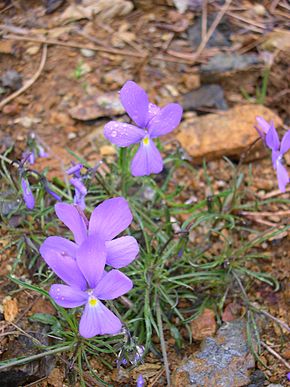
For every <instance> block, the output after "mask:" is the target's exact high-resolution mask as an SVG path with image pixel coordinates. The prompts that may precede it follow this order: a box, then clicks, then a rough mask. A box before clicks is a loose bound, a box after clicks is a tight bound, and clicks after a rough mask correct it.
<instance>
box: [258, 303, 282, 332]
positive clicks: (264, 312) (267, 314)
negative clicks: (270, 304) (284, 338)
mask: <svg viewBox="0 0 290 387" xmlns="http://www.w3.org/2000/svg"><path fill="white" fill-rule="evenodd" d="M251 307H252V308H254V309H255V311H256V312H257V313H262V314H264V315H265V316H267V317H268V318H270V319H272V320H273V321H275V322H276V323H277V324H279V325H280V326H281V327H282V328H284V329H285V330H286V331H288V332H290V327H289V326H288V325H287V324H286V323H284V321H281V320H280V319H279V318H277V317H275V316H272V315H271V314H270V313H268V312H266V311H265V310H262V309H257V307H255V305H252V304H251Z"/></svg>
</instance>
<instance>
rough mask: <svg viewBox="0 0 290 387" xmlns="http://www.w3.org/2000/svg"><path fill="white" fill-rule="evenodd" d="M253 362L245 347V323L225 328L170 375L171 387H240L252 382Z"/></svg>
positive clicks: (224, 326)
mask: <svg viewBox="0 0 290 387" xmlns="http://www.w3.org/2000/svg"><path fill="white" fill-rule="evenodd" d="M254 366H255V360H254V357H253V355H252V354H251V352H250V348H249V346H248V344H247V333H246V322H245V321H244V320H236V321H234V322H231V323H227V324H224V325H223V326H222V327H221V328H220V329H219V330H218V333H217V335H216V337H215V338H210V337H208V338H206V339H205V340H204V341H203V342H202V344H201V349H200V351H199V352H197V353H195V354H194V355H192V356H191V357H190V358H189V359H186V360H184V361H183V362H182V363H181V365H179V366H178V367H177V368H176V370H175V371H174V373H173V375H172V385H173V386H174V387H179V386H183V387H187V386H195V387H208V386H219V387H241V386H246V385H247V384H249V383H250V382H251V379H250V370H251V368H253V367H254Z"/></svg>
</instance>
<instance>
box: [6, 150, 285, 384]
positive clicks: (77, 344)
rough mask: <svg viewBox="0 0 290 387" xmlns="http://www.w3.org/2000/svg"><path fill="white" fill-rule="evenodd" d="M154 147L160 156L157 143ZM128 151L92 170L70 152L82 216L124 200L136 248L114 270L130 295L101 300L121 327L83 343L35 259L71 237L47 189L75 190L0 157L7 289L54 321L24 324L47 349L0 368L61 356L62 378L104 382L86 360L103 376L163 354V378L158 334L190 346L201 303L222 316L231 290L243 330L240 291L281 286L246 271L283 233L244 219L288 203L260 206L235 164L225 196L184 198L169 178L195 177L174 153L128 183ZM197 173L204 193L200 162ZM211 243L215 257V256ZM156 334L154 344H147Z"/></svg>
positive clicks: (68, 193)
mask: <svg viewBox="0 0 290 387" xmlns="http://www.w3.org/2000/svg"><path fill="white" fill-rule="evenodd" d="M158 147H159V149H160V150H163V149H162V147H161V145H160V143H158ZM134 150H135V149H134V148H133V149H132V148H131V149H127V148H120V149H119V154H118V157H116V158H115V159H114V160H113V161H110V162H107V161H106V160H104V161H103V163H102V164H101V165H97V166H94V165H90V164H89V163H87V161H86V160H84V159H82V158H80V157H79V156H77V155H76V154H74V153H73V152H72V151H69V150H68V152H69V153H70V154H71V157H72V160H73V161H74V162H77V163H81V164H82V165H83V168H84V170H85V173H84V174H83V177H82V183H83V184H84V185H85V186H86V189H87V194H86V208H85V213H86V215H87V217H88V218H89V215H90V214H91V213H92V211H93V210H94V208H95V207H96V206H97V205H98V204H99V203H101V202H103V201H104V200H106V199H109V198H112V197H118V196H123V197H124V198H125V199H126V200H127V201H128V203H129V207H130V209H131V212H132V214H133V223H132V224H131V226H130V227H129V229H127V231H126V232H125V235H126V234H127V235H131V236H133V237H135V238H136V240H137V241H138V243H139V247H140V252H139V255H138V257H137V259H135V260H134V261H133V262H132V263H131V264H130V265H128V266H127V267H124V268H122V269H121V271H122V272H123V273H124V274H126V276H128V277H129V278H130V279H131V280H132V282H133V284H134V287H133V289H132V290H131V291H129V292H128V293H127V294H126V295H124V296H121V297H119V298H118V299H117V300H114V301H107V302H106V305H107V306H108V308H109V309H110V310H111V311H112V312H114V314H115V315H116V316H118V318H119V319H120V320H121V321H122V330H121V331H120V333H118V334H116V335H98V336H95V337H93V338H90V339H86V338H84V337H81V336H80V334H79V330H78V321H79V317H80V308H72V309H65V308H63V307H61V306H59V305H57V303H55V302H54V301H53V299H52V298H51V297H50V296H49V293H48V289H49V287H50V285H51V284H52V283H54V282H55V280H56V278H55V275H54V273H53V272H52V271H51V270H49V269H48V267H47V265H46V264H45V262H44V261H43V259H42V258H41V257H40V254H39V247H40V245H41V244H42V243H43V242H44V240H45V239H46V238H47V237H49V236H53V235H58V236H62V237H66V238H71V235H70V234H69V232H68V231H67V229H66V228H65V227H64V226H63V224H62V223H61V222H60V221H59V220H58V219H57V217H56V215H55V211H54V204H55V203H56V200H55V195H54V196H52V195H50V192H49V190H51V191H53V192H54V193H55V194H56V195H57V196H59V197H60V199H61V201H63V202H66V203H73V200H74V196H73V195H74V189H73V188H72V186H70V184H69V183H68V181H65V180H64V181H61V180H59V179H54V180H53V181H52V182H49V183H48V182H47V179H46V173H47V171H43V173H42V174H39V173H35V172H34V171H33V169H30V167H29V168H27V167H26V165H25V164H24V165H20V164H19V163H15V162H12V159H13V157H14V155H15V154H17V149H9V150H7V151H6V153H5V154H3V155H1V161H0V162H1V171H0V173H1V207H0V213H1V220H2V234H3V236H2V240H5V244H4V247H3V248H2V250H1V251H0V253H1V254H4V253H5V252H9V254H12V255H13V260H12V266H11V273H10V276H9V278H10V280H11V281H12V282H13V283H14V284H15V289H18V288H20V289H23V288H25V289H27V290H29V291H32V292H35V293H37V294H40V295H42V296H44V297H47V298H48V299H49V300H50V301H51V302H52V304H53V305H54V307H55V308H56V310H57V317H55V316H52V315H50V314H45V313H41V314H40V313H38V314H35V315H33V316H32V317H30V320H31V321H37V322H39V323H42V324H46V325H47V326H49V328H50V332H49V336H50V337H51V339H52V341H53V344H52V345H51V346H44V345H42V344H41V343H38V344H36V348H37V350H38V351H37V353H36V354H35V355H32V356H28V357H27V356H25V355H24V356H23V357H21V358H16V359H9V360H6V361H5V362H2V363H1V364H0V369H4V368H7V367H12V366H14V365H19V364H22V363H25V362H29V361H32V360H35V359H37V358H39V357H41V356H46V355H48V354H57V353H64V354H66V355H65V359H66V361H67V370H68V372H69V373H70V372H71V373H75V375H77V378H78V379H79V381H80V383H81V384H82V385H85V380H86V377H87V376H86V375H85V374H84V373H89V374H90V376H91V377H93V378H95V379H96V380H97V381H98V382H101V383H103V385H107V383H105V382H104V381H102V380H101V377H100V375H97V374H96V372H95V371H94V370H93V368H92V367H91V365H90V356H91V355H94V356H99V359H100V361H101V362H103V363H104V364H105V366H106V367H107V368H108V370H109V369H113V368H114V367H115V366H118V367H134V366H136V365H137V364H138V363H140V362H142V358H143V357H144V356H145V355H146V353H147V352H148V351H152V352H153V353H154V354H156V355H160V356H162V357H163V361H164V364H165V368H166V372H167V378H168V380H169V366H168V360H167V353H166V340H165V337H166V338H168V337H169V336H172V337H173V338H174V339H175V343H176V346H178V347H179V348H182V347H183V346H184V345H185V343H186V342H190V340H191V332H190V326H189V323H190V321H191V320H193V319H194V318H196V316H198V315H199V314H200V313H201V312H202V310H203V309H204V308H205V307H206V306H210V307H213V308H214V309H215V311H216V314H217V316H218V317H220V316H221V313H222V311H223V307H224V304H225V302H226V299H227V297H228V296H229V294H233V293H234V294H236V296H239V297H240V298H241V299H242V300H243V302H244V305H245V307H246V309H247V313H246V316H249V325H251V326H253V327H254V328H255V312H256V309H255V308H254V307H253V306H252V305H251V301H250V300H249V297H248V295H247V289H248V287H249V286H251V284H253V282H254V281H263V282H265V283H267V284H269V285H271V286H273V287H274V289H278V288H279V284H278V283H277V281H276V280H275V278H273V277H272V276H271V275H270V274H269V273H263V272H261V271H257V270H255V269H253V267H257V266H256V265H253V263H259V261H260V260H264V259H268V258H269V257H268V256H267V255H265V254H263V253H261V250H260V249H259V246H261V245H262V244H263V243H264V242H265V241H267V240H269V239H271V238H274V237H277V236H278V235H279V234H282V233H283V232H285V230H287V229H288V228H289V226H285V227H280V228H271V227H270V228H269V229H267V230H266V231H265V229H264V230H263V231H259V230H257V229H255V228H254V227H253V224H252V223H250V224H249V222H247V221H246V219H245V217H244V216H243V213H244V212H245V211H256V212H257V211H259V210H261V209H262V210H263V209H265V208H267V206H269V205H271V203H272V202H273V201H275V202H279V201H280V202H287V203H289V200H286V199H268V200H264V201H261V200H259V198H258V197H257V196H255V195H254V194H253V193H252V192H251V190H250V187H248V186H247V185H246V184H245V182H244V175H243V173H242V168H241V164H238V165H234V164H231V168H232V181H231V183H230V184H229V185H228V187H226V188H225V189H224V191H222V192H219V193H214V192H213V193H212V195H210V196H208V197H205V198H203V199H201V200H199V201H195V202H191V201H184V200H182V197H183V196H184V195H185V194H186V187H184V186H183V183H182V181H180V183H177V182H178V179H177V177H176V176H177V173H179V172H180V170H182V171H183V173H184V174H187V175H192V176H193V177H194V175H195V171H194V169H193V168H192V166H191V165H190V164H189V163H188V161H187V160H186V158H185V156H184V152H183V150H182V149H181V148H179V147H178V146H176V147H175V149H174V150H172V151H171V154H170V155H167V156H166V158H165V160H164V165H165V168H164V169H163V172H162V173H161V174H159V175H150V176H142V177H133V176H132V175H131V173H130V168H129V166H130V161H131V160H132V156H133V153H134ZM204 175H205V181H206V182H207V184H208V188H209V190H210V188H211V181H210V178H209V176H208V174H207V168H206V164H205V163H204ZM23 177H24V178H26V179H27V181H29V183H30V187H31V190H32V193H33V195H34V198H35V205H34V207H33V208H32V209H28V208H27V205H26V204H25V202H24V201H23V199H22V196H23V195H22V193H21V192H22V191H21V179H22V178H23ZM48 188H49V190H48ZM192 235H198V236H199V238H198V243H196V242H194V240H192V238H191V236H192ZM249 235H251V238H249ZM217 241H219V250H218V251H217V250H216V249H214V245H215V242H217ZM20 269H21V272H22V273H23V272H24V273H28V272H29V273H33V274H32V275H29V276H28V275H27V274H25V275H24V276H22V277H21V278H20V277H19V275H18V273H19V271H20ZM25 270H27V271H25ZM16 291H17V290H16ZM253 327H250V328H249V332H250V331H251V329H252V328H253ZM250 336H251V335H249V337H250ZM156 337H157V338H158V339H159V343H160V346H159V345H156V344H155V343H156V340H154V341H153V340H152V339H153V338H156ZM104 354H106V356H104ZM84 369H87V371H84Z"/></svg>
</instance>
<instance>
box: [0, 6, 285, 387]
mask: <svg viewBox="0 0 290 387" xmlns="http://www.w3.org/2000/svg"><path fill="white" fill-rule="evenodd" d="M52 3H53V2H52V1H47V2H45V1H40V0H39V1H38V0H31V1H30V0H29V1H24V0H23V1H16V0H14V1H5V2H3V1H2V2H1V1H0V78H1V79H2V86H1V82H0V130H1V131H0V151H1V152H3V151H4V150H5V149H7V148H8V147H9V146H11V145H12V144H15V147H16V148H17V149H19V155H20V154H21V152H22V151H23V150H24V149H25V144H26V138H27V135H28V134H29V133H31V132H34V133H36V134H37V136H38V138H39V139H40V140H41V142H42V143H43V144H44V146H45V147H46V149H47V150H48V152H49V157H48V158H46V159H39V160H38V161H37V164H36V167H37V168H39V170H41V169H43V168H44V167H47V166H49V176H55V175H57V176H59V177H60V178H63V175H64V173H63V171H64V166H65V165H68V164H69V162H70V161H71V156H70V154H69V153H68V152H67V150H66V148H69V149H71V150H73V151H74V152H76V153H77V154H79V155H81V156H82V157H83V158H85V159H87V160H88V161H90V162H93V163H95V162H97V161H98V160H100V159H101V158H102V157H107V156H114V149H113V148H112V147H111V146H110V144H109V143H108V142H107V141H106V140H105V138H104V137H103V135H102V132H103V126H104V124H105V123H106V122H107V121H108V120H109V119H111V118H114V117H117V116H119V115H120V113H119V112H118V107H116V96H117V92H118V90H119V89H120V87H121V86H122V85H123V84H124V83H125V81H126V80H129V79H131V80H134V81H135V82H137V83H138V84H140V85H141V86H142V87H143V88H144V89H146V91H147V92H148V94H149V96H150V99H151V100H152V101H153V102H155V103H157V104H160V105H165V104H166V103H168V102H172V101H181V99H182V97H183V96H184V95H186V94H187V93H188V92H191V91H192V90H197V89H198V88H199V87H200V85H208V84H212V83H214V84H218V85H220V86H221V87H222V89H223V91H224V99H225V101H226V103H227V105H228V108H231V107H234V106H237V105H239V104H241V105H243V104H245V103H249V100H247V99H246V98H245V95H243V93H242V92H241V89H243V90H244V92H246V93H247V94H248V95H250V96H251V98H252V99H251V101H250V102H253V98H254V97H253V96H254V95H255V92H256V88H257V86H261V85H262V80H263V71H264V69H265V66H266V64H267V61H268V62H269V61H272V66H271V71H270V76H269V82H268V87H267V93H266V97H265V99H264V101H263V104H264V105H265V106H267V107H269V108H270V109H271V110H272V111H274V112H275V113H276V114H277V115H278V116H279V117H280V118H281V120H282V121H283V123H284V127H283V128H284V129H287V128H288V126H287V125H290V121H289V116H288V115H287V113H288V110H289V102H290V97H289V95H290V94H289V91H290V84H289V80H290V73H289V58H290V54H289V53H290V51H289V49H290V46H289V35H287V28H289V10H290V8H289V3H288V2H287V1H283V0H282V1H257V2H254V1H232V2H229V5H228V7H227V9H225V10H224V18H225V19H223V20H225V22H223V23H222V24H221V25H219V24H218V25H217V26H216V28H215V32H216V35H217V36H215V39H213V40H212V41H211V40H210V39H208V40H209V42H210V44H206V39H205V37H206V33H204V34H203V40H200V41H199V42H197V46H194V45H193V40H194V38H195V37H196V32H195V30H193V32H190V31H192V30H191V28H192V26H193V25H195V23H196V22H197V21H198V20H206V18H207V17H208V25H207V30H206V31H207V32H208V31H209V28H210V25H211V23H212V21H213V19H214V17H215V16H216V15H217V14H218V13H219V12H221V10H222V9H223V7H224V2H223V1H207V6H206V7H205V6H204V5H201V6H198V3H199V2H198V1H196V2H194V1H191V2H190V4H191V8H190V9H187V10H186V11H185V12H184V13H179V12H178V11H177V9H176V7H174V5H173V3H172V2H171V1H170V0H168V1H166V0H163V1H162V0H159V1H141V0H139V1H135V2H134V4H133V3H131V2H129V1H128V2H126V1H120V2H119V4H118V7H117V8H114V7H113V5H111V6H110V7H108V8H106V7H103V8H102V9H101V8H100V9H99V10H96V9H93V10H92V11H91V8H90V7H89V6H87V7H85V6H84V4H86V2H85V1H83V2H81V1H70V2H69V1H63V2H60V3H61V4H60V5H59V6H58V7H57V8H56V9H55V10H54V11H53V12H51V13H50V8H49V7H50V6H51V4H52ZM75 3H78V4H77V5H78V6H79V7H82V6H83V8H82V12H83V13H84V14H83V15H82V16H79V14H77V15H75V14H74V13H73V12H72V11H71V14H69V15H66V12H67V10H68V7H69V5H71V6H73V5H75ZM100 3H102V2H100ZM113 3H114V4H115V3H118V2H113V1H112V4H113ZM200 3H202V2H200ZM205 3H206V2H205ZM130 4H131V6H132V8H130ZM104 8H105V9H104ZM108 11H110V12H108ZM86 12H87V13H86ZM122 13H123V14H122ZM201 28H204V22H201ZM201 42H204V43H205V44H204V47H203V45H202V44H201ZM221 51H222V52H227V53H239V54H241V55H243V54H249V53H252V54H255V55H259V58H260V57H261V53H262V52H266V53H267V55H268V56H267V58H266V64H265V62H259V63H256V64H255V65H251V66H248V67H246V68H245V69H244V70H240V69H232V70H230V71H227V70H217V69H216V71H215V72H214V73H211V74H208V73H207V72H205V71H202V69H201V68H202V66H204V65H205V64H207V63H208V62H209V60H210V59H211V58H212V57H213V56H214V55H216V54H217V53H219V52H221ZM265 56H266V54H265ZM10 70H15V71H16V72H17V74H18V76H19V79H20V80H19V79H18V82H20V86H19V84H18V85H17V79H16V80H15V76H14V79H13V80H12V81H11V82H10V83H9V82H8V81H7V71H10ZM16 78H17V77H16ZM34 78H35V79H34ZM3 79H4V80H3ZM30 81H31V85H30V86H29V82H30ZM5 82H6V83H5ZM7 82H8V83H9V85H8V86H7ZM25 85H28V87H27V88H26V89H25V90H23V91H21V90H22V89H21V87H23V86H25ZM17 91H18V92H19V91H21V93H19V95H15V96H14V97H13V98H11V100H9V101H7V102H6V99H8V98H10V96H11V95H12V96H13V93H17ZM104 95H105V96H106V98H107V99H106V102H105V104H104V103H102V102H100V103H99V102H96V96H100V97H102V96H104ZM188 110H189V112H187V113H186V114H185V116H184V117H185V118H184V120H186V119H187V117H190V114H193V115H197V116H203V115H205V114H208V113H212V112H217V111H219V108H218V107H217V105H215V103H213V104H211V105H207V104H204V105H203V106H199V107H197V108H190V109H188ZM237 119H238V118H237ZM280 129H281V128H280ZM286 162H287V163H288V164H290V159H289V157H288V159H287V158H286ZM195 169H196V176H195V177H194V178H193V176H192V175H190V174H189V173H188V172H182V171H181V172H180V176H176V178H179V179H183V181H184V186H185V188H184V191H183V193H182V195H183V196H184V199H185V198H186V197H187V198H188V197H191V198H192V197H195V198H197V199H199V198H204V197H205V196H207V195H208V192H207V191H206V184H205V181H204V175H203V168H202V166H201V165H195ZM208 171H209V175H210V177H211V179H212V182H213V187H214V189H215V190H216V191H218V190H220V189H222V187H224V186H225V185H226V184H227V183H228V182H229V181H230V178H231V170H230V168H229V167H228V163H227V162H226V161H225V160H221V159H219V160H213V161H210V162H209V163H208ZM244 171H245V173H247V171H248V164H246V165H245V166H244ZM246 179H247V181H248V182H250V181H251V184H252V186H251V189H252V190H253V191H254V192H257V193H259V194H262V195H264V196H267V194H269V193H270V194H271V192H273V191H274V190H276V189H277V187H276V183H275V182H276V180H275V179H276V177H275V173H274V171H273V170H272V166H271V160H270V159H269V158H263V159H259V160H253V161H252V176H247V177H246ZM198 182H200V183H198ZM284 197H285V198H286V197H288V194H287V193H286V195H285V196H284ZM265 211H270V212H271V213H272V214H273V215H271V214H270V215H269V214H268V215H265V216H262V217H261V216H259V217H255V216H252V217H251V215H249V216H248V220H249V221H250V222H253V223H255V224H256V227H257V229H258V230H263V227H266V226H269V225H270V226H271V225H279V224H280V223H283V224H287V222H288V223H289V211H288V208H287V206H286V205H284V206H283V205H277V206H276V207H271V208H266V209H265ZM279 211H280V212H281V211H282V212H285V213H286V217H282V216H280V215H279ZM287 211H288V215H287ZM276 213H278V215H277V214H276ZM287 217H288V219H287ZM0 243H1V241H0ZM217 248H218V246H217ZM265 250H266V251H267V252H268V253H270V254H271V259H270V261H268V262H267V263H264V267H263V269H264V270H266V271H268V272H270V273H271V274H272V275H273V276H275V277H276V278H277V279H278V280H279V281H280V284H281V288H280V290H279V291H277V292H274V291H273V289H272V288H271V287H270V286H268V285H266V284H262V283H255V284H253V287H252V288H251V289H250V291H249V292H250V295H251V297H252V299H253V300H254V301H255V302H256V303H257V304H259V305H262V306H263V308H265V310H267V311H268V312H269V313H271V315H273V316H275V317H277V318H279V319H281V320H282V321H285V322H286V323H288V324H289V323H290V319H289V315H288V314H287V309H288V310H289V299H290V294H289V273H288V270H289V263H288V262H289V235H288V236H287V235H285V236H284V237H283V238H281V239H279V240H274V241H272V242H271V243H269V244H266V245H265ZM14 257H15V251H10V250H8V251H6V253H5V254H4V255H2V256H1V257H0V274H1V277H2V280H1V285H0V295H1V299H4V298H5V297H6V295H7V292H9V291H11V290H15V286H13V285H11V282H10V281H9V280H8V279H7V277H6V275H7V274H8V273H9V271H10V269H11V266H12V264H13V258H14ZM21 270H23V273H18V274H19V276H20V275H22V274H25V273H26V272H25V269H21ZM287 285H288V286H287ZM233 300H234V297H233ZM233 300H231V299H229V301H228V302H229V303H230V302H231V301H233ZM17 308H18V311H17V317H16V320H14V323H15V324H17V326H18V325H19V326H21V327H22V329H24V327H27V324H28V322H27V321H28V320H27V318H28V317H29V316H31V315H32V314H33V313H41V312H42V311H46V313H47V310H48V309H49V310H50V309H51V308H52V307H51V305H50V303H49V302H47V301H45V300H44V299H42V298H41V297H39V296H37V295H35V294H33V293H32V292H28V291H22V292H21V293H20V296H19V297H18V306H17ZM52 309H53V308H52ZM51 313H52V314H54V313H55V311H54V310H51ZM0 318H2V321H0V331H1V332H2V333H3V332H7V331H9V332H10V331H13V330H15V327H14V328H13V326H12V325H9V323H7V322H6V321H5V320H4V317H3V314H0ZM30 329H32V330H33V329H37V327H30ZM2 333H1V336H3V337H0V340H1V344H0V345H1V354H2V360H4V359H7V358H9V357H14V356H17V355H19V353H21V351H23V348H24V347H23V346H22V347H20V348H14V344H13V343H14V341H13V337H12V336H13V335H4V334H3V335H2ZM285 334H286V332H282V331H281V329H280V328H279V327H278V326H277V324H274V323H273V322H272V321H271V320H268V323H267V324H266V326H265V327H264V329H263V336H262V337H263V340H264V342H265V343H267V344H268V345H269V346H270V347H271V348H273V349H275V352H277V353H278V354H280V356H281V358H282V360H281V359H278V358H277V357H275V355H273V353H269V351H268V350H267V349H266V348H263V351H262V354H261V360H262V361H263V362H264V363H265V364H266V365H267V366H268V369H265V368H264V367H263V365H261V364H258V365H257V367H258V368H260V369H262V370H263V372H264V373H265V375H266V376H267V378H268V381H267V382H265V383H266V384H265V385H267V383H270V382H272V383H281V384H282V385H283V386H286V385H288V384H287V379H286V374H287V372H289V370H287V367H286V365H285V361H288V362H289V359H290V348H289V346H288V347H287V345H286V344H285V345H284V344H283V345H281V340H282V336H283V339H284V337H285ZM167 344H168V346H169V348H170V350H169V361H170V364H171V368H172V369H174V368H175V366H176V364H177V363H178V362H179V361H180V360H181V359H182V358H183V357H184V356H185V355H188V354H190V353H192V352H193V351H194V350H195V349H196V348H197V347H198V343H195V344H193V345H191V346H189V347H188V348H187V349H186V350H185V351H182V352H180V351H177V349H176V346H175V343H174V340H172V339H169V340H168V343H167ZM62 360H63V359H62V358H61V357H60V358H59V359H58V363H57V367H56V368H55V369H54V370H53V372H52V373H51V375H50V376H49V378H45V379H44V380H43V381H39V382H38V383H37V384H35V385H39V386H50V385H51V386H61V385H66V384H63V383H64V381H63V380H64V377H65V367H64V366H63V364H64V363H63V362H62ZM283 360H284V362H283ZM92 361H93V362H94V363H95V364H94V368H95V369H97V370H98V371H100V374H102V373H105V372H106V370H104V369H103V370H102V367H103V366H102V365H101V364H99V363H98V361H97V360H96V359H93V360H92ZM141 367H143V368H139V369H138V372H143V373H145V374H146V372H147V373H148V375H149V374H150V383H151V384H150V385H151V386H153V385H154V386H157V385H161V386H162V385H165V373H164V372H163V371H162V370H163V368H162V363H161V360H160V359H158V358H156V357H155V356H154V355H152V354H150V355H149V356H148V358H147V359H146V361H145V364H144V365H143V366H141ZM134 372H135V373H133V375H132V374H131V375H128V374H127V373H126V372H125V371H124V375H123V376H122V375H121V376H120V374H119V375H117V371H114V373H113V376H106V375H103V376H104V380H106V381H107V382H113V384H114V385H135V380H136V375H137V376H138V372H137V371H134ZM130 380H134V383H133V382H132V384H131V382H130ZM87 382H88V385H97V384H92V383H93V382H92V380H89V379H88V380H87ZM0 384H1V382H0Z"/></svg>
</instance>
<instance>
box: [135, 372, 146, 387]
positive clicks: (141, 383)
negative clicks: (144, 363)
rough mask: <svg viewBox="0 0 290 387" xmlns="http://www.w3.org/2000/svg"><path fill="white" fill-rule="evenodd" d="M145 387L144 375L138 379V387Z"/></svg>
mask: <svg viewBox="0 0 290 387" xmlns="http://www.w3.org/2000/svg"><path fill="white" fill-rule="evenodd" d="M144 386H145V380H144V378H143V375H139V376H138V378H137V384H136V387H144Z"/></svg>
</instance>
